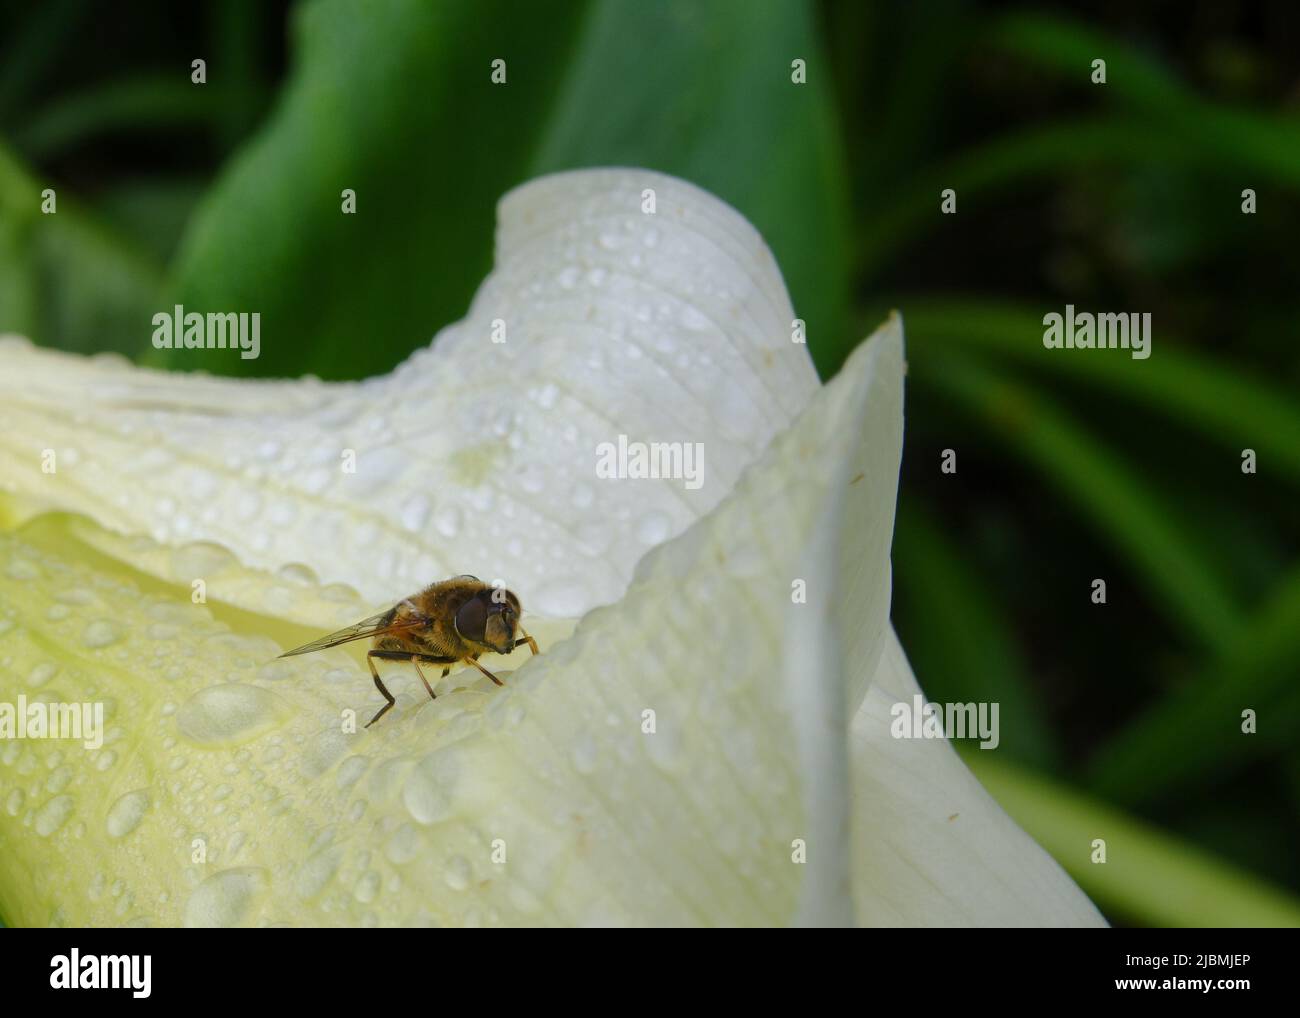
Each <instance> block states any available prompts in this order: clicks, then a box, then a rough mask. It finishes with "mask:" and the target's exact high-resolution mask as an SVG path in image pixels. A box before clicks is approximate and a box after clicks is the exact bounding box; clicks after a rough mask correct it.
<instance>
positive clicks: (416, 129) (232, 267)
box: [150, 0, 847, 377]
mask: <svg viewBox="0 0 1300 1018" xmlns="http://www.w3.org/2000/svg"><path fill="white" fill-rule="evenodd" d="M293 40H294V46H293V49H294V52H295V54H296V57H295V61H294V63H295V69H294V71H293V74H292V77H291V79H290V81H289V83H288V86H287V88H286V90H285V93H284V95H283V96H282V99H281V102H280V105H279V107H278V109H277V110H276V111H275V113H274V114H273V115H272V117H271V119H270V121H269V122H268V123H267V125H266V126H265V127H264V129H263V130H262V131H261V132H260V133H259V134H258V135H257V136H256V137H255V139H254V140H253V141H252V142H251V143H250V144H249V145H248V147H247V148H246V149H244V150H243V151H242V152H241V154H240V155H239V156H238V157H237V158H236V159H235V161H234V163H233V164H232V166H231V167H230V168H229V170H228V171H227V172H226V173H225V175H224V177H223V179H222V180H221V182H220V183H219V185H218V186H217V188H216V189H215V192H214V193H213V194H212V195H211V197H210V198H209V200H208V201H207V202H206V203H205V204H204V206H203V207H202V209H201V210H200V212H199V213H198V215H197V216H196V218H195V221H194V223H193V226H192V228H191V230H190V232H189V235H188V237H187V238H186V241H185V244H184V246H183V250H182V256H181V258H180V262H179V266H178V269H177V275H176V279H177V299H178V300H179V301H180V302H182V303H183V304H185V305H186V306H187V308H191V309H193V310H201V311H214V310H221V311H230V310H246V311H258V312H260V313H261V315H262V357H261V359H260V361H257V362H248V361H244V362H241V361H240V360H239V358H237V357H230V356H228V355H225V354H224V353H222V352H220V351H214V352H211V353H208V354H206V355H200V354H199V353H198V352H197V351H180V352H176V351H171V352H170V353H166V352H165V353H164V354H163V355H158V356H154V357H152V358H151V359H153V360H161V361H165V362H167V363H170V364H172V365H174V366H181V367H205V368H208V369H211V370H215V371H221V372H227V373H229V372H239V371H254V372H257V373H259V374H277V373H278V374H291V373H292V374H296V373H299V372H301V371H303V370H304V369H305V370H309V371H314V372H316V373H318V374H321V375H322V376H328V377H356V376H358V375H361V374H369V373H372V372H373V371H375V370H378V369H383V368H386V367H388V366H391V365H392V364H393V363H395V362H397V361H398V360H400V359H401V358H403V357H404V356H406V354H408V353H409V352H410V351H411V350H413V349H415V348H417V347H419V346H422V345H424V344H425V343H426V342H427V341H428V339H429V336H430V335H431V334H433V333H434V332H435V331H436V330H437V329H438V328H439V327H441V326H442V325H444V324H446V323H448V322H450V321H453V320H455V319H457V318H459V317H460V316H461V315H462V314H463V313H464V311H465V307H466V304H467V303H468V300H469V298H470V295H471V294H472V292H473V287H474V284H475V282H476V281H477V280H478V279H479V278H481V277H482V275H483V273H484V272H485V271H486V269H487V267H488V265H489V263H490V256H491V249H490V244H489V243H488V239H489V238H490V237H491V225H492V218H493V210H494V206H495V203H496V201H497V199H498V198H499V197H500V196H501V194H503V193H504V192H505V191H507V190H508V189H509V188H510V187H512V186H513V185H515V184H518V183H521V182H523V181H524V180H526V179H529V178H530V177H532V176H534V175H535V174H536V173H537V172H540V171H544V170H555V169H561V168H565V167H575V166H583V165H602V164H619V163H622V164H630V165H636V166H646V167H648V168H652V169H660V170H666V171H668V172H672V173H676V174H679V175H682V176H685V177H687V178H689V179H690V180H691V181H692V182H693V183H696V184H698V185H701V186H703V187H705V188H708V189H710V190H712V191H714V192H716V193H717V194H718V195H719V196H720V197H722V198H724V199H725V200H727V201H729V202H730V203H731V204H733V205H735V206H736V207H737V208H738V209H739V210H740V211H741V212H743V213H744V214H745V215H746V216H748V217H749V218H750V219H751V220H753V222H754V223H755V225H756V226H758V227H759V229H760V230H761V231H762V232H763V233H764V235H765V236H766V237H767V239H768V241H769V242H770V243H771V245H772V246H773V248H774V250H775V252H776V255H777V257H778V259H779V261H780V263H781V264H782V266H783V267H784V268H785V269H786V271H787V273H788V278H789V280H790V285H791V289H792V291H793V294H794V297H795V299H796V302H797V303H796V309H797V311H798V312H799V313H800V314H801V315H802V317H804V318H805V319H806V320H807V321H808V324H809V333H810V336H811V337H812V338H813V339H814V340H816V339H817V338H818V337H819V336H821V335H823V334H830V333H832V332H834V331H835V330H837V329H838V328H839V323H840V318H839V315H840V308H841V306H842V303H843V298H844V289H845V282H844V275H843V263H844V259H843V247H844V240H843V238H844V229H845V225H844V224H845V222H846V218H847V217H846V215H845V213H844V209H845V198H844V192H845V187H844V182H843V173H842V167H841V165H840V157H839V150H838V148H837V144H836V139H835V132H834V124H833V115H832V112H831V108H830V103H829V81H828V80H827V79H828V77H829V70H828V69H827V68H826V67H825V66H824V63H823V62H822V61H821V60H820V53H819V50H818V46H817V42H816V39H815V37H814V34H813V28H812V21H811V16H810V13H809V9H808V7H807V5H805V4H802V3H781V4H770V5H763V6H761V7H759V8H754V7H752V6H750V5H747V4H744V3H741V2H739V0H729V2H725V3H714V4H710V5H707V6H699V5H694V4H687V3H671V4H655V5H634V4H626V3H618V2H605V3H593V4H589V5H584V4H571V3H565V4H528V5H523V6H520V5H518V4H512V3H506V2H502V0H490V2H482V0H476V2H473V3H470V2H465V0H457V2H446V3H439V4H436V5H430V4H424V3H415V2H406V3H394V4H389V5H384V6H382V7H379V8H376V9H370V8H367V14H366V17H364V18H359V17H357V16H356V11H355V5H353V4H350V3H343V2H339V0H330V2H324V3H319V4H316V5H312V6H310V7H304V8H302V9H300V11H299V12H298V15H297V17H296V19H295V23H294V32H293ZM378 54H382V55H383V56H382V59H380V58H379V57H378V56H377V55H378ZM796 57H798V58H803V59H805V60H807V61H808V75H809V81H808V84H806V85H794V84H792V83H791V69H790V62H791V60H792V59H794V58H796ZM498 58H500V59H503V60H505V61H506V71H507V81H506V84H493V83H492V81H491V71H492V66H491V65H492V61H493V60H496V59H498ZM344 188H352V189H354V190H355V191H356V194H357V214H356V215H343V214H342V213H341V211H340V203H341V198H340V192H341V191H342V190H343V189H344ZM560 268H562V266H557V269H556V271H559V269H560ZM309 351H310V352H309ZM150 352H151V353H152V351H150Z"/></svg>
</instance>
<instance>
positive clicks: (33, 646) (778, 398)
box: [0, 170, 1101, 925]
mask: <svg viewBox="0 0 1300 1018" xmlns="http://www.w3.org/2000/svg"><path fill="white" fill-rule="evenodd" d="M651 191H652V192H653V193H654V199H655V204H656V210H655V213H654V214H653V215H650V214H646V213H645V212H644V211H643V202H644V200H645V195H646V193H647V192H651ZM500 220H501V222H500V227H499V233H498V254H497V264H496V267H495V269H494V271H493V272H492V274H491V275H490V276H489V277H488V279H487V280H486V281H485V283H484V284H483V287H482V288H481V289H480V291H479V294H478V295H477V297H476V298H475V301H474V303H473V306H472V307H471V309H470V313H469V315H468V316H467V318H466V319H465V320H464V321H462V322H460V323H458V324H456V325H454V326H451V327H449V328H447V329H445V330H444V331H443V332H442V333H441V334H440V335H439V336H438V337H437V338H436V339H435V341H434V344H433V345H432V347H430V348H429V349H427V350H424V351H421V352H420V353H418V354H416V355H415V356H413V357H412V358H411V359H410V360H409V361H408V362H407V363H405V364H404V365H402V366H401V367H399V368H398V369H397V370H396V371H394V372H393V373H392V374H390V375H388V376H385V377H383V378H378V379H374V380H371V381H368V382H364V383H357V384H325V383H321V382H318V381H313V380H304V381H297V382H272V383H259V382H235V381H225V380H217V379H211V378H206V377H198V376H175V375H168V374H164V373H159V372H151V371H144V370H140V369H135V368H132V367H130V366H128V365H126V364H124V363H122V362H120V361H114V360H101V359H89V360H86V359H81V358H73V357H69V356H66V355H61V354H57V353H52V352H49V351H40V350H36V349H33V348H31V347H30V346H28V345H25V344H22V343H17V342H9V343H7V344H6V345H4V346H3V347H0V364H3V367H4V373H3V377H2V379H0V399H2V401H3V402H2V403H0V423H3V437H0V471H2V473H0V485H2V486H3V487H2V489H0V490H2V491H3V495H0V522H3V525H4V529H3V531H0V700H8V701H10V702H13V701H15V700H16V699H17V697H19V696H20V695H21V696H25V697H27V698H28V699H29V700H44V701H48V702H69V703H72V702H81V701H98V702H103V703H104V704H105V705H106V710H107V713H108V720H107V725H108V732H107V734H106V737H105V742H104V745H103V746H102V747H100V748H97V749H92V750H83V749H82V748H81V745H80V744H79V743H69V742H66V741H54V740H48V741H37V740H32V739H28V740H26V741H10V742H8V743H7V744H5V745H4V746H3V748H2V749H0V858H3V859H4V866H5V870H4V871H3V872H0V910H2V911H3V914H4V916H5V918H6V919H7V920H8V921H9V922H10V923H16V924H46V923H58V922H62V923H69V924H77V925H99V924H121V923H130V922H140V923H146V922H147V923H153V924H158V925H180V924H188V925H214V924H216V925H259V924H268V923H289V924H294V925H308V924H329V925H341V924H359V925H366V924H370V925H388V924H412V923H417V924H418V923H438V924H447V925H470V924H746V925H760V924H788V923H804V924H847V923H851V922H854V921H856V922H859V923H863V924H868V923H877V924H880V923H893V924H953V923H969V924H1005V923H1035V924H1039V923H1042V924H1100V923H1101V919H1100V916H1099V915H1098V914H1097V912H1096V910H1095V909H1094V908H1093V907H1092V906H1091V904H1090V903H1089V902H1088V901H1087V899H1086V898H1085V897H1084V896H1083V895H1082V894H1081V893H1080V892H1079V891H1078V889H1077V888H1076V887H1075V886H1074V885H1073V884H1072V883H1071V882H1070V880H1069V879H1068V878H1067V877H1066V876H1065V875H1064V873H1063V872H1062V871H1061V870H1060V869H1059V867H1057V866H1056V865H1055V863H1053V862H1052V861H1051V860H1050V859H1049V858H1048V857H1047V856H1046V855H1045V854H1044V853H1043V852H1042V850H1041V849H1039V848H1038V847H1037V846H1036V845H1035V844H1034V843H1033V842H1032V841H1031V840H1030V839H1029V838H1028V837H1027V836H1025V835H1024V834H1023V833H1022V832H1021V831H1020V830H1019V829H1018V828H1016V827H1015V826H1014V824H1012V823H1011V821H1010V820H1009V819H1007V818H1006V816H1005V815H1004V814H1002V813H1001V811H1000V810H999V809H998V808H997V807H996V805H995V804H993V803H992V800H990V799H989V798H988V796H987V795H986V794H985V793H984V792H983V790H982V789H981V788H980V786H979V785H978V783H976V782H975V781H974V779H973V778H972V777H971V776H970V775H969V773H968V772H967V771H966V770H965V768H964V767H963V766H962V765H961V764H960V761H959V760H958V759H957V757H956V756H955V754H953V753H952V751H951V749H950V747H948V746H947V745H946V744H945V743H942V742H928V743H927V742H916V743H908V742H906V741H903V740H894V739H890V738H889V737H888V721H887V718H888V708H887V706H884V708H883V710H884V714H883V718H882V713H881V711H882V705H884V704H885V700H882V697H883V698H886V699H889V698H898V699H907V698H908V696H910V692H911V691H913V690H914V689H915V680H914V679H913V678H912V676H911V672H910V669H908V668H907V665H906V661H905V659H904V658H903V657H902V653H901V649H900V648H898V646H897V642H896V640H895V639H894V638H893V635H892V632H891V631H890V628H889V623H888V602H889V546H890V539H891V535H892V530H893V510H894V501H895V495H896V486H897V479H898V466H899V457H900V454H901V442H902V374H903V359H902V354H903V351H902V330H901V323H900V322H899V320H898V319H897V317H895V318H894V319H892V320H891V321H890V322H889V323H887V324H886V325H885V326H884V327H882V329H881V330H880V331H879V332H878V333H877V334H876V335H875V336H874V337H872V339H870V340H869V341H868V342H867V343H865V344H863V346H862V347H860V348H859V349H858V351H857V352H856V353H854V354H853V356H851V357H850V359H849V360H848V362H847V363H846V364H845V366H844V368H843V370H842V371H841V373H840V374H839V375H838V376H837V377H836V378H835V379H834V380H833V381H832V382H831V383H830V384H828V385H826V386H825V387H820V388H819V387H818V385H817V381H816V376H815V374H814V372H813V369H812V366H811V363H810V362H809V359H808V357H807V355H806V352H805V350H804V347H803V346H801V345H799V344H797V343H793V342H791V327H792V321H793V317H794V315H793V311H792V310H791V308H790V303H789V299H788V297H787V296H786V293H785V289H784V286H783V284H782V282H781V278H780V274H779V272H778V271H777V269H776V266H775V263H774V261H773V259H772V257H771V254H770V253H769V252H768V250H767V248H766V246H765V245H764V244H763V243H762V241H761V239H760V238H759V237H758V235H757V234H756V233H755V231H754V230H753V229H752V227H750V226H749V224H748V223H746V222H745V220H744V219H743V218H742V217H740V216H739V215H738V214H737V213H735V212H734V211H733V210H731V209H730V208H728V207H726V206H725V205H723V204H722V203H721V202H719V201H717V200H716V199H714V198H712V197H710V196H709V195H707V194H705V193H703V192H701V191H700V190H698V189H697V188H694V187H692V186H690V185H688V184H685V183H683V182H681V181H677V180H674V179H671V178H667V177H664V176H661V175H658V174H653V173H649V172H647V171H640V170H600V171H584V172H578V173H568V174H561V175H557V176H554V177H549V178H545V179H543V180H539V181H536V182H534V183H532V184H529V185H527V186H525V187H523V188H521V189H519V190H517V191H516V192H513V193H512V194H511V195H508V196H507V197H506V198H505V199H504V200H503V202H502V204H501V209H500ZM498 340H503V341H498ZM271 341H273V338H272V337H264V342H271ZM620 436H626V439H627V440H628V441H630V442H681V443H692V444H694V443H699V444H700V445H701V446H702V447H703V450H704V460H703V464H704V470H703V473H702V475H701V477H700V480H701V482H702V483H700V484H699V486H698V487H695V486H692V485H688V484H685V483H683V479H682V478H681V477H676V478H669V477H666V478H660V479H654V480H637V479H620V480H608V479H603V478H600V477H598V476H597V473H596V469H595V464H596V457H597V447H598V446H599V445H600V444H601V443H618V441H619V437H620ZM51 454H52V457H51ZM349 462H353V463H355V466H356V469H355V473H352V472H349V471H348V469H347V464H348V463H349ZM51 463H53V464H55V468H54V469H53V471H52V472H51V470H50V464H51ZM643 556H644V557H643ZM464 572H471V573H476V574H478V575H480V576H483V577H484V578H492V579H496V578H500V579H502V580H504V581H505V582H506V583H507V584H508V585H509V586H510V587H511V588H512V589H514V590H515V591H517V592H518V593H519V594H520V596H521V597H522V599H523V603H524V606H525V611H526V613H527V612H529V611H530V610H531V611H534V612H537V613H538V614H539V617H538V618H536V619H535V620H531V621H530V622H529V628H530V631H532V632H533V633H534V635H535V636H537V637H538V639H539V641H540V642H541V644H542V649H543V653H542V655H541V656H539V657H536V658H530V657H524V656H523V655H521V654H520V653H516V654H515V655H512V656H510V657H505V658H495V659H493V660H492V662H491V663H490V664H489V667H491V668H493V670H494V671H496V672H497V674H499V675H500V676H501V677H502V678H503V679H504V681H505V687H504V688H502V689H496V688H493V687H492V686H491V684H490V683H488V682H487V680H486V679H480V678H479V677H478V673H477V672H473V671H470V672H464V671H461V672H456V673H453V674H452V675H451V676H449V677H448V678H446V679H444V680H443V681H442V683H441V684H440V686H439V690H440V692H439V697H438V699H437V700H434V701H431V700H429V699H428V697H427V695H426V694H424V692H423V689H422V688H421V687H420V686H419V683H418V680H416V679H415V678H414V676H413V675H412V676H410V681H409V682H404V680H403V678H402V677H401V675H400V674H399V673H398V672H397V671H396V670H395V671H394V672H393V680H392V681H391V682H390V688H393V690H394V692H395V693H396V694H397V696H398V706H397V708H396V709H395V710H393V711H391V712H389V714H388V715H386V716H385V718H384V720H383V721H382V722H381V723H380V724H379V725H376V726H375V727H374V728H372V729H369V730H366V729H362V728H357V727H355V725H350V724H348V721H349V720H350V719H351V718H352V716H353V715H354V714H360V715H361V716H362V717H363V719H364V717H368V716H369V714H370V713H371V712H372V711H373V709H374V708H375V707H376V706H377V704H378V699H377V694H376V692H375V690H374V687H373V686H372V684H371V681H370V677H369V674H368V672H367V671H366V669H365V668H364V666H363V665H362V664H361V663H360V661H361V654H360V651H359V650H353V649H352V648H338V649H335V650H332V651H327V652H323V653H321V654H318V655H312V656H307V657H301V658H292V659H285V660H276V655H277V654H278V653H279V652H280V651H281V650H282V649H284V648H285V647H288V646H292V645H293V644H295V643H297V642H300V641H301V639H302V638H304V637H310V636H313V635H318V633H319V632H321V631H324V630H326V629H330V628H334V627H337V626H339V625H343V624H347V623H350V622H354V621H356V620H357V619H359V618H361V617H362V616H364V615H368V614H371V613H373V612H374V611H376V610H379V609H381V608H383V607H385V606H386V605H387V604H391V603H392V602H393V601H395V600H397V599H398V598H400V597H402V596H404V595H406V594H408V593H410V592H411V591H412V590H414V589H416V588H418V587H419V586H421V585H423V584H424V583H427V582H431V581H432V580H435V579H440V578H442V577H445V576H449V575H454V574H457V573H464ZM199 580H201V581H203V583H202V588H203V591H204V592H205V594H206V599H207V604H206V605H204V604H195V603H193V602H194V598H192V597H191V591H192V590H193V589H194V584H195V581H199ZM796 587H798V588H799V589H800V590H801V591H804V592H806V598H803V597H792V590H793V589H795V588H796ZM512 667H514V669H515V670H514V671H510V670H509V669H510V668H512ZM385 671H386V672H387V671H388V670H387V669H386V670H385ZM873 676H874V677H875V682H874V683H872V681H871V679H872V677H873ZM859 705H860V706H859ZM851 717H852V718H853V719H854V720H853V723H852V726H850V724H849V723H848V719H849V718H851ZM940 813H942V814H943V816H942V817H941V818H940V817H939V814H940ZM950 815H956V817H957V819H956V820H954V821H951V822H950V821H947V819H946V818H947V817H948V816H950ZM936 818H939V819H936ZM940 820H942V821H943V822H942V823H940Z"/></svg>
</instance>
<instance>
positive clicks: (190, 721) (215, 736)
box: [176, 682, 280, 746]
mask: <svg viewBox="0 0 1300 1018" xmlns="http://www.w3.org/2000/svg"><path fill="white" fill-rule="evenodd" d="M279 711H280V699H279V697H277V696H276V695H275V694H274V693H271V692H268V691H267V690H265V689H261V688H259V687H257V686H249V685H245V684H244V683H240V682H228V683H225V684H223V685H219V686H208V687H207V688H206V689H201V690H199V691H198V692H197V693H195V694H194V695H193V696H191V697H190V698H189V699H188V700H186V701H185V703H184V704H182V705H181V708H180V710H178V711H177V712H176V726H177V728H179V729H180V732H181V734H182V735H183V736H185V738H187V739H189V740H190V741H191V742H197V743H198V744H199V745H201V746H212V745H217V744H219V743H223V742H236V741H243V740H246V739H249V738H251V737H253V736H254V735H256V734H258V733H260V732H263V731H266V730H267V729H269V728H273V727H274V726H275V725H276V724H277V723H278V722H279Z"/></svg>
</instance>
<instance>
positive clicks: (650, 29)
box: [532, 0, 848, 375]
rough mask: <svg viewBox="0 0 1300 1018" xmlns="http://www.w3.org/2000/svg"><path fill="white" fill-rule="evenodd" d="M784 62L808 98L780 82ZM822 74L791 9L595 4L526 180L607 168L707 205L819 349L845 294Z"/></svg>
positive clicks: (841, 192)
mask: <svg viewBox="0 0 1300 1018" xmlns="http://www.w3.org/2000/svg"><path fill="white" fill-rule="evenodd" d="M647 39H654V40H656V43H655V45H654V46H653V47H648V46H645V45H643V44H642V43H643V41H644V40H647ZM795 58H801V59H803V60H804V61H806V63H807V77H808V80H807V83H806V84H803V85H795V84H793V83H792V82H791V66H790V64H791V61H792V60H793V59H795ZM830 73H831V72H830V67H829V64H828V63H827V62H826V61H825V60H824V59H823V57H822V53H821V49H820V46H819V43H818V40H817V39H816V37H815V34H814V31H813V25H812V19H811V16H810V14H809V11H808V8H807V6H806V5H805V4H802V3H790V2H785V3H768V4H761V5H757V6H755V5H753V4H747V3H744V2H740V0H727V2H723V3H711V4H708V5H701V4H690V3H672V4H628V3H605V4H602V5H600V6H598V7H597V8H596V11H595V13H594V16H593V18H592V19H591V25H590V28H589V30H588V31H587V32H586V34H585V35H584V37H583V41H582V46H581V47H580V49H579V51H578V55H577V61H576V64H575V67H574V70H573V73H572V74H571V75H570V77H569V79H568V81H567V82H566V83H565V87H564V89H563V91H562V93H561V96H560V100H559V102H558V103H557V105H556V106H555V108H554V110H553V111H552V120H551V123H550V125H549V127H548V130H547V134H546V138H545V141H544V143H543V145H542V147H541V150H540V152H539V154H538V158H537V160H536V162H535V163H534V164H533V167H532V173H533V174H540V173H549V172H553V171H556V170H564V169H573V168H576V167H580V166H595V165H600V164H602V163H614V164H619V165H627V166H644V167H646V168H647V169H655V170H661V171H663V172H665V173H672V174H674V175H676V176H679V177H682V178H684V179H686V180H689V181H691V182H692V183H693V184H696V185H698V186H700V187H703V188H704V189H706V190H708V191H712V192H713V193H714V194H716V195H718V196H719V197H720V198H723V199H725V200H726V201H728V202H729V203H730V204H732V205H734V206H735V207H736V208H738V209H739V210H740V211H741V212H743V213H744V214H745V216H746V218H748V219H749V220H750V221H751V222H753V224H754V225H755V226H756V227H758V229H759V232H760V233H762V234H763V237H764V239H765V240H766V241H767V242H768V244H769V245H770V246H771V248H772V250H773V252H774V253H775V254H776V258H777V262H778V264H779V265H780V266H781V268H782V272H783V274H784V276H785V281H786V285H787V287H788V288H789V289H790V292H791V295H792V297H793V299H794V305H795V312H796V313H797V314H800V315H801V316H802V317H804V318H805V319H806V321H807V323H808V335H809V337H810V347H811V348H812V349H814V350H818V349H822V348H823V344H824V343H825V342H826V341H828V340H830V339H831V338H832V337H834V338H838V337H839V335H840V334H841V332H842V328H841V327H842V325H843V306H844V301H845V294H846V289H847V277H846V273H845V268H846V258H845V255H846V249H847V239H846V223H847V220H848V212H847V209H848V198H847V183H846V180H845V174H844V167H843V160H842V154H841V151H840V148H839V143H838V139H837V137H836V128H835V122H834V117H833V113H832V110H831V105H830ZM836 363H837V362H836ZM831 364H832V362H831V361H830V360H826V361H825V362H824V363H821V364H819V366H820V367H821V368H822V369H823V375H825V374H826V373H827V368H828V367H830V366H831Z"/></svg>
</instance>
